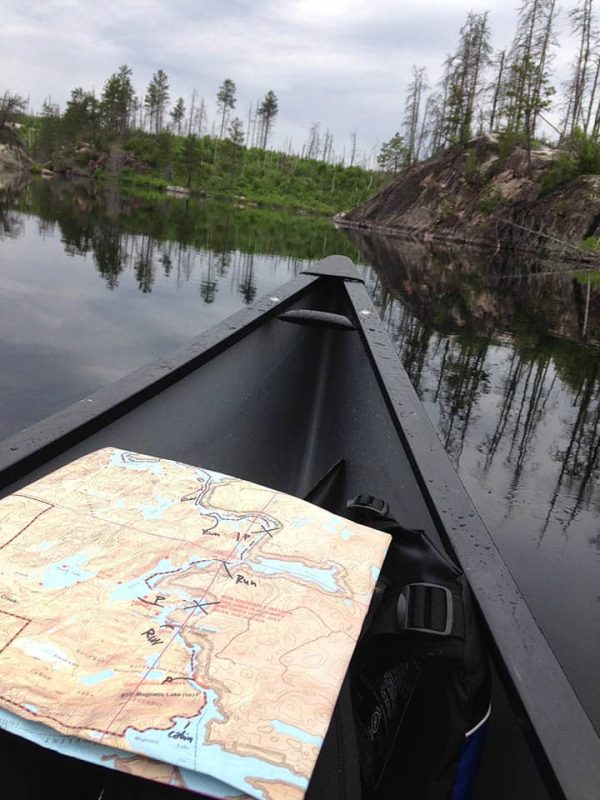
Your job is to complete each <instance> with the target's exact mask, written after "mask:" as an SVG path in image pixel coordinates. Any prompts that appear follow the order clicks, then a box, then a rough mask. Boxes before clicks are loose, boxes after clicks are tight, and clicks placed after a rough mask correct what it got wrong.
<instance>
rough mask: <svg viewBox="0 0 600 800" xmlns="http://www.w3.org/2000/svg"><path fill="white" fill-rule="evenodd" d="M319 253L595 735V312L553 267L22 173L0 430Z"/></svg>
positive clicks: (598, 635) (598, 540)
mask: <svg viewBox="0 0 600 800" xmlns="http://www.w3.org/2000/svg"><path fill="white" fill-rule="evenodd" d="M332 253H342V254H345V255H348V256H350V258H352V259H353V260H354V261H355V262H357V263H358V264H359V266H360V269H361V270H362V272H363V275H364V278H365V281H366V284H367V288H368V289H369V291H370V293H371V295H372V296H373V298H374V300H375V302H376V304H377V305H378V307H379V309H380V313H381V315H382V317H383V319H384V320H385V321H386V323H387V326H388V329H389V331H390V334H391V335H392V337H393V339H394V340H395V341H396V343H397V346H398V350H399V353H400V355H401V358H402V360H403V362H404V365H405V367H406V369H407V371H408V373H409V375H410V377H411V380H412V382H413V384H414V386H415V388H416V390H417V392H418V394H419V396H420V397H421V400H422V401H423V403H424V405H425V408H426V409H427V412H428V414H429V416H430V418H431V420H432V422H433V424H434V426H435V427H436V429H437V432H438V435H439V436H440V438H441V440H442V442H443V443H444V446H445V448H446V450H447V452H448V454H449V456H450V458H451V459H452V461H453V463H454V465H455V466H456V468H457V470H458V472H459V474H460V476H461V478H462V480H463V482H464V484H465V486H466V487H467V489H468V491H469V493H470V495H471V497H472V498H473V500H474V502H475V505H476V506H477V508H478V509H479V511H480V513H481V515H482V517H483V519H484V521H485V523H486V524H487V526H488V528H489V529H490V531H491V533H492V535H493V537H494V539H495V541H496V543H497V544H498V546H499V548H500V550H501V552H502V554H503V556H504V558H505V560H506V561H507V563H508V565H509V567H510V569H511V571H512V573H513V575H514V577H515V579H516V581H517V583H518V584H519V586H520V587H521V589H522V591H523V593H524V595H525V597H526V599H527V602H528V603H529V605H530V607H531V609H532V611H533V613H534V614H535V616H536V618H537V619H538V622H539V624H540V626H541V627H542V629H543V631H544V633H545V634H546V636H547V638H548V640H549V641H550V643H551V645H552V646H553V648H554V650H555V652H556V654H557V656H558V658H559V660H560V661H561V664H562V665H563V668H564V669H565V671H566V672H567V674H568V676H569V678H570V679H571V681H572V683H573V685H574V687H575V690H576V691H577V693H578V695H579V697H580V699H581V700H582V702H583V704H584V705H585V707H586V708H587V710H588V713H589V714H590V716H591V718H592V720H593V722H594V724H595V726H596V729H597V730H600V693H599V692H598V690H597V686H596V684H597V679H596V675H597V674H598V672H599V670H600V489H599V488H598V472H599V464H598V462H599V456H600V402H599V399H600V350H599V349H598V345H599V344H600V303H599V299H600V298H599V295H598V289H596V288H595V284H594V281H593V280H591V279H590V278H589V277H588V275H586V274H575V273H574V272H573V271H572V270H571V269H570V268H569V267H568V266H566V265H561V264H556V263H554V264H539V263H524V262H523V260H522V259H507V258H505V257H500V256H495V257H491V256H489V255H481V254H477V253H470V252H469V251H468V250H466V249H465V248H461V249H452V248H441V247H437V248H435V249H434V248H431V247H425V246H424V245H420V244H416V243H410V242H401V241H396V240H385V239H378V238H375V237H368V236H358V235H356V234H352V235H351V236H347V235H345V234H344V233H343V232H341V231H337V230H336V229H335V228H334V227H333V226H332V224H331V223H330V222H328V221H327V220H323V219H317V218H313V217H309V216H305V215H295V214H290V213H284V212H272V211H267V210H261V209H257V208H245V209H241V208H235V207H233V206H230V205H223V204H219V203H215V202H196V201H185V200H176V199H172V200H169V199H164V198H163V199H161V198H160V197H158V196H157V198H156V199H148V198H138V197H134V196H128V197H123V196H120V195H119V194H118V193H117V192H116V191H115V190H113V189H110V188H106V189H93V188H92V187H90V186H89V185H86V184H81V185H76V184H72V183H71V184H68V183H62V182H59V181H51V182H43V181H34V182H31V183H29V184H28V185H26V186H24V187H21V188H18V189H17V188H14V189H5V190H4V191H3V193H0V438H4V437H6V436H8V435H10V434H11V433H14V432H15V431H18V430H20V429H22V428H24V427H26V426H28V425H30V424H31V423H33V422H35V421H37V420H39V419H41V418H43V417H44V416H47V415H48V414H51V413H52V412H54V411H57V410H58V409H60V408H62V407H64V406H65V405H67V404H68V403H71V402H74V401H76V400H78V399H79V398H81V397H82V396H84V395H86V394H88V393H90V392H92V391H94V390H95V389H97V388H99V387H101V386H104V385H106V384H107V383H109V382H111V381H114V380H116V379H117V378H119V377H121V376H123V375H125V374H127V373H128V372H130V371H131V370H133V369H136V368H137V367H139V366H141V365H142V364H144V363H146V362H148V361H151V360H152V359H154V358H156V357H158V356H159V355H162V354H163V353H165V352H168V351H170V350H172V349H174V348H176V347H177V346H179V345H181V344H183V343H184V342H186V341H187V340H188V339H189V338H191V337H193V336H196V335H197V334H198V333H200V332H201V331H203V330H205V329H206V328H208V327H210V326H211V325H213V324H214V323H215V322H217V321H218V320H220V319H222V318H223V317H225V316H227V315H228V314H230V313H231V312H233V311H235V310H236V309H238V308H240V307H242V306H243V305H245V304H247V303H249V302H251V301H252V300H253V299H254V298H255V297H257V296H259V295H261V294H264V293H267V292H270V291H272V290H274V289H275V287H277V286H278V285H280V284H282V283H284V282H285V281H287V280H288V279H289V278H290V277H292V276H294V275H296V274H297V273H299V272H300V271H301V270H302V269H304V268H305V267H306V266H307V265H308V264H310V263H312V262H313V261H315V260H318V259H320V258H323V257H324V256H326V255H330V254H332Z"/></svg>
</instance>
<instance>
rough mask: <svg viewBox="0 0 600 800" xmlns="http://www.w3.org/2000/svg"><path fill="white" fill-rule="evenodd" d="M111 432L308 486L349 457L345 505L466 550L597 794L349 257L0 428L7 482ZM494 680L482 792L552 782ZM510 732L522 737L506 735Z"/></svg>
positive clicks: (498, 619)
mask: <svg viewBox="0 0 600 800" xmlns="http://www.w3.org/2000/svg"><path fill="white" fill-rule="evenodd" d="M290 310H295V311H301V310H316V311H317V312H326V313H327V314H330V315H331V314H338V315H342V316H345V317H346V318H347V320H349V321H350V323H351V324H350V325H343V326H341V327H340V326H339V325H336V324H335V320H334V321H333V322H332V320H331V319H330V320H329V322H327V320H326V319H325V318H323V317H321V319H319V314H318V313H317V314H316V315H313V317H312V318H311V315H310V314H309V315H306V314H304V315H303V314H302V313H301V314H300V319H298V318H296V319H294V318H293V317H294V315H291V319H288V320H287V321H285V320H282V319H279V318H278V317H280V316H281V315H282V313H284V312H287V311H290ZM299 322H300V323H304V324H298V323H299ZM104 446H116V447H120V448H124V449H130V450H134V451H137V452H142V453H148V454H152V455H157V456H162V457H166V458H170V459H175V460H179V461H182V462H185V463H190V464H197V465H201V466H203V467H206V468H210V469H215V470H219V471H221V472H225V473H229V474H234V475H237V476H239V477H241V478H247V479H249V480H252V481H254V482H256V483H261V484H264V485H267V486H271V487H273V488H276V489H279V490H281V491H284V492H288V493H290V494H294V495H297V496H299V497H305V496H307V494H308V493H309V492H310V491H311V489H312V488H313V487H314V486H315V484H318V482H319V481H320V479H321V478H322V476H323V475H325V474H326V473H327V472H328V470H330V469H331V467H332V466H333V465H335V464H336V463H338V462H339V461H340V460H342V459H343V462H344V465H345V469H344V483H343V485H342V486H341V487H340V490H339V493H338V494H337V495H336V494H335V492H333V493H332V494H331V496H330V498H329V500H328V504H329V506H330V508H331V509H332V510H334V511H338V512H340V513H341V512H342V511H343V502H344V500H345V498H347V497H351V496H354V495H356V494H359V493H361V492H365V491H368V492H369V493H372V494H374V495H376V496H379V497H384V498H386V499H387V500H388V502H389V503H390V506H391V507H392V509H393V512H394V514H395V516H396V517H397V519H398V520H399V521H401V522H402V524H404V525H406V526H408V527H415V528H422V529H424V530H425V531H426V532H427V533H428V535H429V536H430V537H431V538H432V539H433V540H434V541H436V542H437V543H438V544H439V545H440V546H442V547H445V548H446V549H447V550H448V551H449V552H450V553H452V554H453V555H454V556H455V557H457V559H458V561H459V562H460V563H461V566H462V567H463V569H464V570H465V572H466V574H467V576H468V577H469V581H470V583H471V586H472V589H473V591H474V594H475V597H476V599H477V602H478V605H479V607H480V609H481V612H482V616H483V619H484V622H485V625H486V628H487V630H488V633H489V641H490V651H491V653H492V655H493V658H494V661H495V664H496V668H497V670H498V673H499V674H500V675H501V676H502V678H503V683H504V684H505V686H506V687H507V689H508V691H509V693H510V695H511V699H512V701H513V703H514V706H515V708H516V709H517V713H518V714H519V715H520V716H521V717H522V719H523V721H524V724H525V728H526V733H527V735H528V737H529V739H530V741H531V743H532V744H533V747H534V751H535V756H536V761H537V764H538V767H539V769H540V774H541V775H542V777H543V779H544V781H545V784H546V786H547V788H548V790H549V791H550V793H551V794H552V795H556V796H564V797H568V798H590V799H591V798H597V796H598V787H600V745H599V742H598V737H597V736H596V734H595V732H594V730H593V728H592V726H591V724H590V722H589V719H588V718H587V716H586V715H585V713H584V711H583V709H582V708H581V706H580V704H579V702H578V700H577V698H576V696H575V694H574V693H573V691H572V688H571V687H570V685H569V683H568V681H567V679H566V677H565V675H564V673H563V672H562V669H561V668H560V665H559V664H558V662H557V661H556V659H555V658H554V655H553V653H552V651H551V650H550V648H549V647H548V644H547V643H546V641H545V639H544V637H543V636H542V634H541V632H540V631H539V629H538V627H537V625H536V623H535V621H534V619H533V617H532V616H531V614H530V612H529V610H528V608H527V606H526V604H525V602H524V601H523V598H522V596H521V595H520V593H519V591H518V588H517V587H516V586H515V584H514V582H513V580H512V578H511V576H510V574H509V572H508V570H507V568H506V566H505V564H504V562H503V561H502V558H501V556H500V554H499V553H498V551H497V549H496V548H495V546H494V543H493V541H492V539H491V538H490V536H489V533H488V531H487V530H486V529H485V527H484V526H483V524H482V522H481V520H480V518H479V516H478V514H477V512H476V510H475V509H474V507H473V505H472V503H471V501H470V500H469V498H468V496H467V494H466V492H465V490H464V487H463V486H462V484H461V483H460V480H459V479H458V477H457V475H456V473H455V471H454V469H453V468H452V466H451V465H450V463H449V461H448V459H447V457H446V455H445V453H444V451H443V449H442V447H441V445H440V443H439V441H438V439H437V437H436V436H435V433H434V431H433V429H432V427H431V425H430V423H429V421H428V420H427V418H426V416H425V412H424V410H423V408H422V406H421V404H420V402H419V400H418V398H417V397H416V395H415V393H414V391H413V389H412V387H411V385H410V382H409V379H408V377H407V375H406V373H405V372H404V370H403V369H402V366H401V364H400V362H399V360H398V357H397V354H396V352H395V350H394V348H393V345H392V343H391V342H390V340H389V337H388V336H387V333H386V331H385V330H384V328H383V325H382V323H381V321H380V320H379V318H378V316H377V314H376V312H375V310H374V308H373V306H372V304H371V301H370V299H369V297H368V295H367V293H366V291H365V288H364V286H363V285H362V282H361V281H360V279H359V277H358V274H357V273H356V272H355V270H354V268H353V266H352V265H351V264H350V262H349V261H348V260H347V259H341V258H336V257H334V258H332V259H326V261H325V262H322V265H321V266H320V267H319V268H317V269H316V270H315V274H310V275H309V274H305V275H301V276H299V277H298V278H297V279H295V280H294V281H291V282H290V283H289V284H287V285H286V286H285V287H281V288H280V289H278V290H277V291H276V293H275V295H273V296H272V297H267V298H263V299H262V300H260V301H258V302H257V303H255V304H254V305H253V306H251V307H250V308H249V309H246V310H244V311H241V312H239V313H238V314H236V315H234V316H233V317H231V318H229V319H228V320H226V321H225V322H223V323H221V324H220V325H218V326H216V327H215V328H213V329H212V330H211V331H208V332H207V333H205V334H203V335H202V336H200V337H198V338H197V339H195V340H193V341H192V342H190V343H189V344H188V345H187V346H186V347H184V348H182V349H181V350H179V351H177V352H176V353H174V354H173V355H171V356H168V357H165V358H163V359H160V360H159V361H158V362H155V363H154V364H151V365H149V366H147V367H145V368H143V369H141V370H139V371H138V372H136V373H134V374H133V375H131V376H128V377H127V378H125V379H123V380H122V381H119V382H118V383H116V384H114V385H112V386H110V387H107V388H105V389H103V390H101V391H99V392H97V393H95V394H94V395H92V396H90V397H88V398H85V399H84V400H82V401H80V402H79V403H76V404H75V405H73V406H71V407H69V408H68V409H65V410H64V411H62V412H60V413H59V414H57V415H54V416H53V417H50V418H48V419H47V420H45V421H43V422H41V423H39V424H38V425H35V426H33V427H32V428H29V429H28V430H26V431H24V432H23V433H21V434H18V435H17V436H14V437H12V438H11V439H9V440H6V441H5V442H3V443H2V444H1V445H0V495H2V494H6V493H9V492H11V491H14V490H15V489H16V488H17V487H18V486H19V485H21V484H23V483H25V482H30V481H31V480H34V479H35V478H37V477H39V476H41V475H42V474H44V473H46V472H48V471H50V470H52V469H55V468H57V467H58V466H60V465H62V464H63V463H66V462H68V461H71V460H72V459H74V458H76V457H78V456H80V455H83V454H85V453H87V452H90V451H92V450H95V449H98V448H100V447H104ZM496 690H497V691H498V692H499V693H500V707H501V708H502V709H503V711H501V714H500V717H502V715H503V714H504V717H505V718H504V719H503V721H498V722H496V723H495V727H494V726H493V727H492V734H491V738H490V748H489V749H488V756H487V761H488V764H487V766H485V767H484V775H483V780H484V781H485V780H489V778H491V779H492V781H493V782H495V783H496V787H495V790H494V792H493V793H492V789H491V788H489V786H490V784H488V788H486V789H485V794H482V796H485V797H493V796H496V797H508V796H511V797H517V796H523V797H525V796H529V797H532V796H540V797H541V796H545V794H544V791H543V790H542V789H541V788H540V787H539V786H538V784H537V778H536V777H535V775H534V774H533V773H532V772H531V766H530V763H529V760H528V759H529V756H528V755H527V754H526V753H525V751H524V750H523V749H522V748H521V747H520V745H519V743H518V739H519V734H518V731H517V729H516V727H515V721H514V715H513V714H512V712H509V711H508V710H507V708H505V707H504V705H503V700H502V694H503V689H502V688H501V687H500V686H497V687H496ZM508 737H509V738H510V739H511V746H512V748H513V751H510V750H506V748H507V746H508V745H507V738H508ZM496 748H498V750H497V751H496ZM517 751H518V753H517ZM502 752H504V754H505V755H501V753H502ZM508 752H512V753H513V754H512V756H510V758H512V759H513V762H512V765H510V766H509V765H507V770H504V771H505V772H506V771H508V770H513V775H512V781H513V783H512V787H513V788H510V789H509V788H508V787H510V786H511V783H510V782H509V783H508V784H506V787H507V788H498V787H502V786H503V784H502V779H500V777H497V778H495V777H494V765H496V768H497V765H498V764H499V763H502V760H503V759H505V758H508V757H509V756H507V755H506V753H508ZM514 759H518V760H519V764H517V763H515V761H514ZM519 768H520V769H521V770H522V772H521V777H520V778H518V780H517V783H515V776H516V775H518V774H519V773H518V769H519ZM486 775H487V778H486ZM519 781H520V784H521V786H520V788H521V790H522V789H523V788H524V787H525V785H527V786H531V787H535V791H536V792H537V794H535V795H533V794H531V791H532V790H533V788H531V789H528V790H527V792H528V794H525V793H523V794H519V795H517V794H516V788H517V787H518V782H519ZM529 782H530V783H529ZM509 792H510V793H509Z"/></svg>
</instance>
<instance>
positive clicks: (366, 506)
mask: <svg viewBox="0 0 600 800" xmlns="http://www.w3.org/2000/svg"><path fill="white" fill-rule="evenodd" d="M346 508H347V509H348V510H349V511H350V510H351V511H359V512H363V513H365V512H369V513H370V514H373V515H374V516H376V517H387V516H388V515H389V512H390V505H389V503H387V502H386V501H385V500H382V499H381V498H379V497H373V495H372V494H357V495H356V497H355V498H354V499H353V500H348V502H347V503H346Z"/></svg>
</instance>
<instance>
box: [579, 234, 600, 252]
mask: <svg viewBox="0 0 600 800" xmlns="http://www.w3.org/2000/svg"><path fill="white" fill-rule="evenodd" d="M579 247H580V248H581V249H582V250H587V251H588V252H589V253H600V239H598V238H596V237H595V236H588V237H587V239H583V240H582V241H581V242H579Z"/></svg>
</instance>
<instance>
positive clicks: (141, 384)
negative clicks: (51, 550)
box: [0, 275, 319, 496]
mask: <svg viewBox="0 0 600 800" xmlns="http://www.w3.org/2000/svg"><path fill="white" fill-rule="evenodd" d="M318 280H319V278H318V277H316V276H314V275H299V276H298V277H296V278H294V279H292V280H291V281H289V282H288V283H286V284H285V285H283V286H281V287H277V289H276V290H274V291H273V292H272V294H271V296H268V295H267V296H265V297H262V298H260V299H259V300H257V301H255V302H254V303H252V304H251V305H249V306H247V307H246V308H243V309H241V310H240V311H237V312H236V313H234V314H232V315H231V316H229V317H227V318H226V319H225V320H223V321H222V322H219V323H217V324H216V325H214V326H213V327H211V328H209V329H208V330H207V331H204V332H203V333H201V334H199V335H198V336H196V337H194V338H193V339H192V340H190V341H189V342H187V343H186V344H185V345H183V346H182V347H180V348H178V349H177V350H175V351H173V352H171V353H168V354H166V355H164V356H162V357H161V358H159V359H157V360H155V361H152V362H150V363H149V364H146V365H144V366H143V367H140V368H139V369H138V370H136V371H135V372H132V373H129V374H128V375H125V376H124V377H123V378H121V379H120V380H118V381H116V382H114V383H111V384H110V385H109V386H106V387H103V388H102V389H98V390H97V391H95V392H93V393H92V394H90V395H88V396H87V397H84V398H82V399H81V400H78V401H76V402H75V403H72V404H71V405H69V406H67V407H66V408H64V409H62V410H61V411H58V412H57V413H55V414H52V415H51V416H49V417H46V418H45V419H43V420H41V421H40V422H38V423H35V424H34V425H31V426H30V427H28V428H26V429H25V430H23V431H20V432H19V433H16V434H14V435H13V436H11V437H9V438H7V439H4V440H3V441H1V442H0V496H2V489H4V487H6V486H9V485H11V484H12V483H14V482H15V481H17V480H19V479H20V478H22V477H23V476H24V475H26V474H27V473H28V472H31V471H32V470H34V469H36V468H37V467H39V466H41V465H42V464H44V463H46V462H47V461H49V460H50V459H52V458H54V457H55V456H56V455H59V454H60V453H62V452H63V451H64V450H66V449H67V448H69V447H71V446H72V445H73V444H76V443H77V442H79V441H81V440H82V439H84V438H86V437H88V436H90V435H91V434H92V433H95V432H96V431H98V430H100V429H101V428H103V427H105V426H106V425H108V424H110V423H111V422H113V421H114V420H116V419H118V418H119V417H121V416H123V415H124V414H126V413H127V412H128V411H131V410H132V409H133V408H135V407H136V406H139V405H140V404H142V403H144V402H145V401H147V400H149V399H150V398H152V397H155V396H156V395H158V394H159V393H160V392H162V391H163V390H164V389H167V388H168V387H169V386H171V385H172V384H174V383H176V382H177V381H179V380H181V378H183V377H185V376H186V375H189V374H190V373H191V372H193V371H194V370H196V369H198V368H199V367H200V366H202V364H205V363H206V362H207V361H209V360H210V359H212V358H214V357H215V356H217V355H218V354H219V353H221V352H222V351H223V350H225V349H227V348H228V347H230V346H231V345H232V344H234V343H235V342H237V341H238V340H239V339H241V338H243V337H244V336H246V335H247V334H248V333H250V332H251V331H253V330H255V329H256V328H258V327H259V326H260V325H261V324H262V323H264V322H265V320H267V319H271V318H273V317H276V316H277V315H278V314H280V313H282V311H284V310H285V309H286V308H287V307H288V306H289V305H291V304H292V303H294V302H295V301H296V300H298V299H299V297H301V296H302V295H303V294H305V293H307V292H308V291H309V290H310V289H311V288H312V287H313V286H315V284H316V283H317V282H318Z"/></svg>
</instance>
